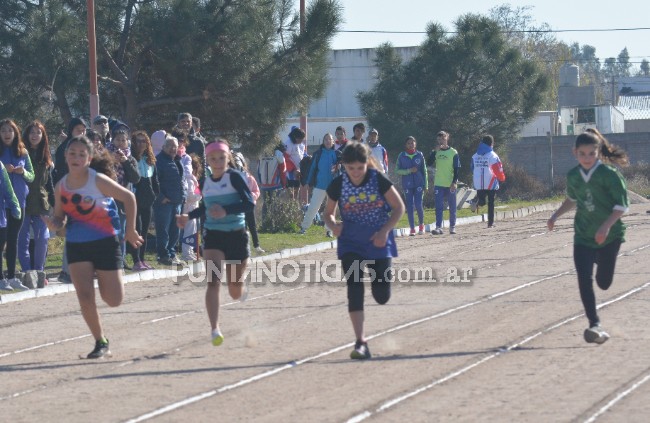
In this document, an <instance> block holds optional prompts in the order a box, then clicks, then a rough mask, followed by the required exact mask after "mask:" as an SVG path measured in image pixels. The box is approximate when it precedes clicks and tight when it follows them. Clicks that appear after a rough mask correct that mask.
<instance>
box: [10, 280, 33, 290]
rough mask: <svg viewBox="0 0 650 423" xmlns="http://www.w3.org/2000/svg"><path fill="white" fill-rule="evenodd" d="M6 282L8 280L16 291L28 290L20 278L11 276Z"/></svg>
mask: <svg viewBox="0 0 650 423" xmlns="http://www.w3.org/2000/svg"><path fill="white" fill-rule="evenodd" d="M7 282H9V285H10V286H11V287H12V288H13V289H15V290H17V291H27V290H29V288H27V287H26V286H25V285H23V284H22V282H20V279H18V278H11V279H9V280H8V281H7Z"/></svg>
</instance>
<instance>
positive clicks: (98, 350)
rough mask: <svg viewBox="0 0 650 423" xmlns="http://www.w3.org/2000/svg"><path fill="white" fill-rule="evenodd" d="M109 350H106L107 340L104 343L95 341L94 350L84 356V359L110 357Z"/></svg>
mask: <svg viewBox="0 0 650 423" xmlns="http://www.w3.org/2000/svg"><path fill="white" fill-rule="evenodd" d="M110 356H111V350H109V349H108V339H107V340H105V341H95V349H94V350H92V351H91V352H90V354H88V355H87V356H86V358H102V357H110Z"/></svg>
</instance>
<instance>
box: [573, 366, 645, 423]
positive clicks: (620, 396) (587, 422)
mask: <svg viewBox="0 0 650 423" xmlns="http://www.w3.org/2000/svg"><path fill="white" fill-rule="evenodd" d="M648 380H650V373H648V374H647V375H645V376H644V377H643V379H641V380H640V381H638V382H637V383H635V384H634V385H632V386H630V387H629V388H628V389H626V390H625V391H623V392H621V393H620V394H618V395H617V396H616V397H615V398H614V399H612V400H611V401H610V402H608V403H607V404H605V406H604V407H603V408H601V409H600V410H598V411H597V412H596V414H594V415H593V416H591V417H589V418H588V419H587V420H585V423H593V422H595V421H596V419H598V418H599V417H600V416H602V415H603V414H604V413H605V412H607V410H609V409H610V408H612V407H613V406H614V405H615V404H616V403H617V402H619V401H620V400H622V399H623V398H625V397H626V396H628V395H629V394H631V393H632V392H633V391H635V390H636V389H637V388H638V387H640V386H641V385H643V384H644V383H646V382H647V381H648Z"/></svg>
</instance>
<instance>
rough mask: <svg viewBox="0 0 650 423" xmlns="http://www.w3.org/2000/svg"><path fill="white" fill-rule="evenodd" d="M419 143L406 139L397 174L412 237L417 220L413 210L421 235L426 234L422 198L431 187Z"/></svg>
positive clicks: (398, 161) (398, 160)
mask: <svg viewBox="0 0 650 423" xmlns="http://www.w3.org/2000/svg"><path fill="white" fill-rule="evenodd" d="M416 147H417V141H416V140H415V138H414V137H408V138H407V139H406V150H405V151H402V152H401V153H399V156H397V165H396V166H395V167H396V169H397V174H398V175H401V176H402V189H403V190H404V197H405V199H406V201H405V203H406V214H407V216H408V219H409V225H410V226H411V233H410V236H414V235H415V218H414V216H413V209H415V210H417V212H418V225H419V232H418V233H419V234H420V235H422V234H424V223H423V219H424V208H423V207H422V197H423V196H424V191H426V190H427V188H428V187H429V182H428V178H427V166H426V164H425V162H424V155H423V154H422V152H421V151H418V150H417V149H416Z"/></svg>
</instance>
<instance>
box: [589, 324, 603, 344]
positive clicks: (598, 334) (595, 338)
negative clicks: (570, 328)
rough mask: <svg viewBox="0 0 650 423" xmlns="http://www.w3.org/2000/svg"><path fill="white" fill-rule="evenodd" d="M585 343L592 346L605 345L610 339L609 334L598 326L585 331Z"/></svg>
mask: <svg viewBox="0 0 650 423" xmlns="http://www.w3.org/2000/svg"><path fill="white" fill-rule="evenodd" d="M584 337H585V341H587V342H589V343H590V344H604V343H605V342H606V341H607V340H608V339H609V334H608V333H607V332H605V331H604V330H603V328H601V327H600V326H598V325H594V326H592V327H590V328H588V329H585V333H584Z"/></svg>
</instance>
